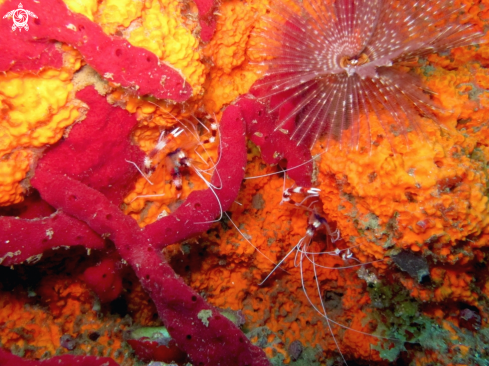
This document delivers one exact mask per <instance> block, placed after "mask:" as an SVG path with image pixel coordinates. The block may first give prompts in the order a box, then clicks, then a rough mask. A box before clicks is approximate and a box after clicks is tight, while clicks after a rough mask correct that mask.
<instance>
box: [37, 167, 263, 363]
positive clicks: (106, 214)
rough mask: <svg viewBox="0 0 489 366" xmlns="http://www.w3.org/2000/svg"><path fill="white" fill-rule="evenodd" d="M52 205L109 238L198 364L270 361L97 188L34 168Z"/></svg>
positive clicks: (167, 324) (44, 193) (133, 221)
mask: <svg viewBox="0 0 489 366" xmlns="http://www.w3.org/2000/svg"><path fill="white" fill-rule="evenodd" d="M32 184H33V186H35V187H36V188H37V189H38V190H39V191H40V193H41V195H42V196H43V198H44V199H45V200H46V201H47V202H49V203H50V204H51V205H52V206H54V207H58V208H62V209H63V211H65V212H67V213H68V214H70V215H73V216H75V217H77V218H78V219H79V220H81V221H85V222H86V223H87V224H88V225H89V226H90V227H91V228H92V229H93V230H95V231H96V232H97V233H99V234H100V235H104V236H108V237H109V238H111V239H112V240H113V241H114V243H115V245H116V248H117V250H118V252H119V254H120V255H121V257H122V258H123V259H124V260H125V261H126V262H127V263H129V264H130V265H131V266H132V267H133V269H134V271H135V272H136V275H137V276H138V277H139V279H140V281H141V283H142V285H143V287H144V288H145V290H146V291H147V292H148V293H149V294H150V296H151V298H152V300H153V301H154V303H155V305H156V308H157V309H158V314H159V316H160V317H161V319H162V320H163V322H164V323H165V325H166V327H167V328H168V331H169V332H170V334H171V336H172V338H173V339H175V341H176V342H177V345H178V347H179V348H181V349H182V350H184V351H185V352H187V353H188V355H189V357H190V358H191V359H192V361H193V362H194V363H196V364H199V365H219V364H221V365H257V366H258V365H269V363H268V361H267V359H266V357H265V355H264V353H263V352H262V351H261V350H260V349H259V348H258V347H256V346H254V345H252V344H251V342H250V341H249V340H248V339H247V338H246V337H245V336H244V334H243V333H242V332H241V331H240V330H239V329H238V328H237V327H236V326H235V325H234V324H233V323H232V322H231V321H229V320H227V319H226V318H225V317H224V316H222V315H221V314H220V313H219V312H218V311H217V310H216V309H215V308H213V307H211V306H210V305H208V304H207V303H206V302H205V301H204V299H203V298H202V297H201V296H200V295H198V294H197V293H196V292H195V291H194V290H192V289H191V288H190V287H188V286H187V285H186V284H185V283H184V282H183V280H182V279H181V278H179V277H177V276H176V274H175V273H174V272H173V270H172V268H171V267H170V266H169V265H168V263H166V262H165V261H164V260H163V259H162V258H161V256H160V254H159V250H157V249H156V248H155V247H154V246H153V245H152V244H151V243H150V240H149V238H147V236H146V235H144V231H143V230H141V229H140V228H139V226H138V225H137V223H136V221H135V220H133V219H132V218H131V217H129V216H125V215H124V214H123V213H122V212H121V211H120V209H119V208H118V207H117V206H115V205H114V204H112V203H110V202H109V200H108V199H107V198H106V197H105V196H104V195H102V194H101V193H100V192H98V191H96V190H94V189H92V188H90V187H87V186H86V185H84V184H83V183H81V182H79V181H76V180H73V179H71V178H69V177H66V176H64V175H52V174H51V175H50V174H45V173H43V172H41V171H38V172H36V175H35V177H34V179H33V180H32Z"/></svg>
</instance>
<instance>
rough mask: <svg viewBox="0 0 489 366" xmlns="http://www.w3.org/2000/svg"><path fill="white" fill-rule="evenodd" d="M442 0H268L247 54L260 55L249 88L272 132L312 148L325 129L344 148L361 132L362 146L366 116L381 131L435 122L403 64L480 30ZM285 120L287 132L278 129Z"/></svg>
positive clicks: (428, 101)
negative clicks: (257, 74) (259, 68)
mask: <svg viewBox="0 0 489 366" xmlns="http://www.w3.org/2000/svg"><path fill="white" fill-rule="evenodd" d="M452 3H453V1H448V0H437V1H433V0H421V1H418V0H402V1H391V0H336V1H330V0H305V1H304V2H298V1H294V0H292V1H287V2H285V1H281V0H275V1H273V2H272V5H271V8H270V12H269V15H268V16H267V18H266V20H265V22H266V24H267V25H266V27H265V29H264V30H258V31H257V32H258V34H259V35H261V36H262V39H263V40H262V42H261V43H259V44H257V45H256V46H255V47H254V51H258V52H260V53H263V54H266V55H269V56H270V57H269V58H268V60H267V61H265V62H262V63H261V64H262V65H264V66H266V71H265V72H264V73H263V74H264V76H265V78H264V79H262V80H261V81H259V82H258V83H256V84H255V94H256V95H258V96H259V97H260V98H263V99H265V100H268V101H269V106H270V111H271V112H278V122H277V126H276V130H280V131H282V132H283V133H286V134H289V135H290V139H292V140H294V141H297V144H298V145H300V144H305V145H309V146H312V144H313V143H314V142H315V141H316V140H317V138H318V137H319V136H320V135H321V134H323V133H325V132H326V133H328V143H329V141H330V139H331V138H335V139H337V140H339V141H340V142H342V143H343V144H347V145H348V146H350V147H358V146H359V141H360V139H364V138H365V139H366V141H365V143H366V145H367V146H370V142H371V140H373V139H374V138H373V136H370V135H371V133H370V125H371V123H372V121H373V120H377V121H378V122H379V123H380V124H381V126H382V128H383V130H384V132H385V134H386V135H387V137H388V138H390V137H392V136H397V135H399V134H402V135H405V134H406V133H407V132H408V131H410V130H413V129H414V130H416V131H420V130H421V127H420V125H419V121H418V116H419V115H420V114H421V115H424V116H427V117H429V118H431V119H435V117H434V115H433V113H432V110H433V108H435V105H434V103H433V102H432V101H431V99H430V97H429V95H428V93H427V92H428V91H427V90H426V88H424V87H423V85H422V83H421V81H420V80H419V78H418V77H417V76H416V75H414V74H410V73H408V72H407V70H408V69H407V70H406V67H405V65H406V64H409V63H411V64H412V62H413V61H416V60H417V59H418V57H422V56H425V55H428V54H430V53H434V52H440V51H445V50H448V49H451V48H454V47H458V46H463V45H468V44H472V43H475V42H476V40H477V39H478V38H479V36H480V34H479V33H477V32H475V31H474V29H473V27H472V25H471V24H462V23H460V21H459V19H458V13H459V12H460V8H459V7H457V6H455V5H454V4H452ZM451 5H453V6H451ZM447 9H448V10H447ZM384 112H387V113H384ZM291 120H292V121H294V122H295V127H294V128H293V130H290V128H288V127H286V126H289V125H290V122H291Z"/></svg>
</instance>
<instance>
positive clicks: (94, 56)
mask: <svg viewBox="0 0 489 366" xmlns="http://www.w3.org/2000/svg"><path fill="white" fill-rule="evenodd" d="M18 5H19V3H18V1H12V0H11V1H5V2H4V3H3V4H2V5H1V6H0V14H2V15H3V14H6V13H8V12H10V11H12V10H15V9H17V8H18ZM25 6H26V10H29V11H31V12H33V13H34V14H35V15H36V16H37V19H33V20H32V21H29V27H30V28H29V30H28V31H27V32H26V31H18V30H17V31H13V30H12V28H11V27H12V22H9V21H2V22H0V38H2V39H4V40H8V42H3V49H2V52H1V53H0V71H7V70H10V69H12V70H19V69H21V70H33V68H36V69H38V68H40V67H42V66H46V64H47V65H50V66H55V67H59V66H61V65H60V63H61V57H60V56H59V55H58V53H57V51H56V48H55V44H54V42H55V41H59V42H63V43H67V44H69V45H72V46H73V47H75V48H77V49H78V50H79V51H80V52H81V54H82V55H83V56H84V58H85V60H86V62H87V63H88V64H89V65H90V66H92V67H93V68H94V69H95V70H97V71H98V73H99V74H100V75H102V76H104V77H106V78H109V79H111V80H112V81H114V82H116V83H119V84H121V85H122V86H125V87H132V88H134V89H137V90H138V93H139V94H141V95H145V94H152V95H154V96H155V97H157V98H165V99H172V100H174V101H177V102H182V101H185V100H187V99H188V98H189V97H190V96H191V95H192V90H191V87H190V85H189V84H188V83H185V81H184V79H183V77H182V76H181V75H180V73H179V72H178V71H177V70H175V69H173V68H171V67H170V66H168V65H166V64H164V63H160V62H159V61H158V58H157V57H156V55H154V54H153V53H151V52H149V51H146V50H144V49H142V48H139V47H134V46H131V44H130V43H129V42H128V41H126V40H124V39H123V38H118V37H110V36H108V35H106V34H105V33H104V32H103V31H102V29H101V28H100V26H99V25H97V24H95V23H93V22H91V21H90V20H89V19H88V18H86V17H85V16H83V15H80V14H74V13H72V12H71V11H70V10H68V8H67V7H66V5H65V4H64V3H63V1H61V0H43V1H32V2H31V1H30V2H28V4H25ZM17 60H24V61H23V62H22V63H21V64H20V65H18V64H17V63H18V61H17ZM26 60H30V61H26ZM44 62H45V63H44Z"/></svg>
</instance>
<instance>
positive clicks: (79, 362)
mask: <svg viewBox="0 0 489 366" xmlns="http://www.w3.org/2000/svg"><path fill="white" fill-rule="evenodd" d="M0 365H2V366H118V365H119V364H118V363H117V362H115V361H114V360H113V359H111V358H109V357H95V356H73V355H63V356H57V357H53V358H50V359H48V360H43V361H37V360H26V359H24V358H21V357H19V356H16V355H13V354H12V353H10V352H7V351H5V350H4V349H3V348H0Z"/></svg>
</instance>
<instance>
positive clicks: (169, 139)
mask: <svg viewBox="0 0 489 366" xmlns="http://www.w3.org/2000/svg"><path fill="white" fill-rule="evenodd" d="M147 102H148V103H149V104H151V105H154V106H155V107H157V108H160V109H161V110H163V108H161V106H159V105H158V104H156V103H154V102H152V101H147ZM163 114H164V115H165V117H166V119H167V120H170V121H171V122H170V123H169V126H167V127H158V126H153V128H152V130H149V131H148V136H151V135H152V136H154V134H155V129H156V130H157V131H158V138H157V139H156V141H154V138H151V137H148V143H147V144H144V145H142V146H141V147H142V149H143V150H145V151H146V157H145V159H144V164H143V166H141V167H139V166H137V164H136V163H134V162H128V163H130V164H133V165H136V167H137V168H138V170H139V172H140V174H141V178H140V179H139V181H138V182H137V183H136V189H135V190H133V192H131V194H130V195H129V196H128V197H126V199H125V204H126V213H131V212H134V217H137V218H138V220H140V224H143V225H144V224H145V223H146V224H147V223H149V222H151V220H153V218H154V216H155V214H156V215H157V218H160V217H163V216H166V215H168V214H169V213H170V212H172V211H174V210H175V209H176V208H177V207H178V206H179V204H181V203H182V202H183V201H184V200H185V199H186V197H187V196H188V195H189V194H190V192H191V191H192V190H198V189H205V188H207V187H210V188H211V189H212V190H213V191H214V190H218V189H220V187H219V186H218V185H213V184H212V183H211V182H210V177H211V176H212V174H213V173H215V174H216V175H217V176H218V177H219V171H218V170H217V169H216V167H217V165H218V164H219V157H218V155H219V135H218V124H217V122H216V120H215V117H214V116H210V115H207V116H206V117H205V120H204V119H202V120H204V122H202V121H201V119H198V118H197V117H195V116H194V115H193V114H192V113H187V116H186V117H180V118H178V117H176V116H175V115H174V114H172V113H171V112H170V111H166V112H164V113H163ZM184 114H185V112H184ZM143 133H144V132H143ZM145 205H147V206H146V208H144V207H145ZM144 210H147V213H146V214H141V212H142V211H144ZM146 216H148V219H147V220H146V221H145V217H146Z"/></svg>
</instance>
